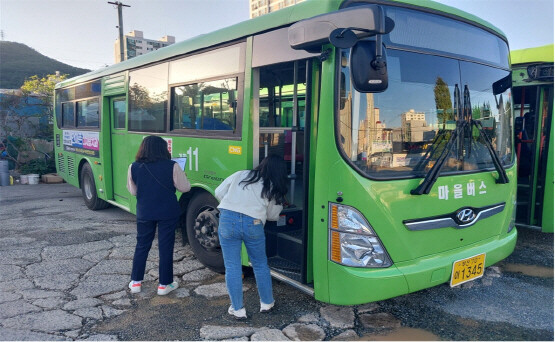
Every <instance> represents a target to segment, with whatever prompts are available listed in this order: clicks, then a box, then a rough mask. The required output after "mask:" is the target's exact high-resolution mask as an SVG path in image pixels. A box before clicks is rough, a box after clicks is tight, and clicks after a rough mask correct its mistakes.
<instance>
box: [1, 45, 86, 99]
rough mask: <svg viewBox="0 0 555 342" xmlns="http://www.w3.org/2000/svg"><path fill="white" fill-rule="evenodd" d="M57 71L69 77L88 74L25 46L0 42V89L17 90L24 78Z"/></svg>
mask: <svg viewBox="0 0 555 342" xmlns="http://www.w3.org/2000/svg"><path fill="white" fill-rule="evenodd" d="M56 71H59V72H60V73H61V74H69V77H73V76H77V75H81V74H84V73H86V72H88V71H89V70H87V69H81V68H76V67H72V66H71V65H67V64H64V63H62V62H58V61H57V60H55V59H52V58H49V57H46V56H45V55H42V54H40V53H39V52H37V51H36V50H34V49H32V48H30V47H28V46H27V45H25V44H21V43H16V42H5V41H0V89H17V88H19V87H21V86H22V85H23V82H24V81H25V78H27V77H30V76H33V75H38V76H45V75H47V74H54V73H55V72H56Z"/></svg>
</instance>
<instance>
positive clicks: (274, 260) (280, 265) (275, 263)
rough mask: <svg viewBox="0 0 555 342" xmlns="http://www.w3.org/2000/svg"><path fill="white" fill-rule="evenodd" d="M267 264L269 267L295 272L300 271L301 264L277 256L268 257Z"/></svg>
mask: <svg viewBox="0 0 555 342" xmlns="http://www.w3.org/2000/svg"><path fill="white" fill-rule="evenodd" d="M268 265H269V266H270V267H271V268H274V269H278V270H281V271H288V272H296V273H300V272H301V266H299V265H298V264H296V263H294V262H292V261H290V260H286V259H284V258H282V257H279V256H274V257H271V258H268Z"/></svg>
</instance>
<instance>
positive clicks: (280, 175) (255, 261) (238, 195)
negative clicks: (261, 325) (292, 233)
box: [216, 155, 287, 319]
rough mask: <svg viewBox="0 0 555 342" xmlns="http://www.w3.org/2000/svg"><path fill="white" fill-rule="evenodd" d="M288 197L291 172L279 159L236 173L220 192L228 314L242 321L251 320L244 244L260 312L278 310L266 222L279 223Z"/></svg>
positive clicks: (268, 158) (220, 225) (274, 157)
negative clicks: (245, 285)
mask: <svg viewBox="0 0 555 342" xmlns="http://www.w3.org/2000/svg"><path fill="white" fill-rule="evenodd" d="M286 193H287V168H286V165H285V162H284V161H283V159H282V158H280V157H278V156H275V155H270V156H268V157H266V158H264V160H262V162H261V163H260V165H258V166H257V167H256V168H255V169H254V170H251V171H249V170H244V171H238V172H235V173H234V174H232V175H231V176H229V177H228V178H226V179H225V180H224V181H223V183H222V184H220V186H219V187H218V188H216V198H217V199H218V200H219V201H220V205H218V209H219V210H220V223H219V227H218V236H219V238H220V245H221V247H222V253H223V257H224V265H225V281H226V285H227V290H228V292H229V298H230V299H231V305H230V307H229V310H228V313H229V314H230V315H233V316H235V317H236V318H238V319H241V318H247V313H246V310H245V308H244V307H243V280H242V266H241V245H242V243H244V244H245V247H246V248H247V253H248V255H249V259H250V261H251V263H252V267H253V270H254V275H255V278H256V286H257V287H258V295H259V296H260V312H267V311H270V310H271V309H272V307H273V306H274V297H273V294H272V278H271V276H270V268H269V267H268V259H267V257H266V240H265V236H264V224H265V223H266V220H269V221H277V220H278V218H279V213H280V212H281V210H282V209H283V204H284V203H285V194H286Z"/></svg>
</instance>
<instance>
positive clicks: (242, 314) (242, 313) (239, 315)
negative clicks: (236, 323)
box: [227, 305, 247, 319]
mask: <svg viewBox="0 0 555 342" xmlns="http://www.w3.org/2000/svg"><path fill="white" fill-rule="evenodd" d="M227 313H228V314H230V315H232V316H233V317H235V319H247V310H245V308H241V309H239V310H234V309H233V306H232V305H230V306H229V309H227Z"/></svg>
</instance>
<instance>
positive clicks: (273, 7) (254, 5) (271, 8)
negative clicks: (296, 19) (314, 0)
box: [249, 0, 304, 19]
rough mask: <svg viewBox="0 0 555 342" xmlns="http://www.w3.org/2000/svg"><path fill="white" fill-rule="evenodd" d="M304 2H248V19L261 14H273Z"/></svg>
mask: <svg viewBox="0 0 555 342" xmlns="http://www.w3.org/2000/svg"><path fill="white" fill-rule="evenodd" d="M303 1H304V0H250V6H249V14H250V18H251V19H252V18H256V17H259V16H261V15H263V14H266V13H270V12H275V11H277V10H280V9H282V8H284V7H288V6H292V5H295V4H298V3H299V2H303Z"/></svg>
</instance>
